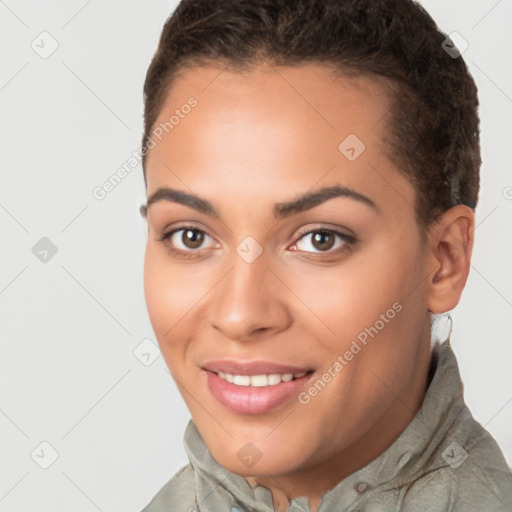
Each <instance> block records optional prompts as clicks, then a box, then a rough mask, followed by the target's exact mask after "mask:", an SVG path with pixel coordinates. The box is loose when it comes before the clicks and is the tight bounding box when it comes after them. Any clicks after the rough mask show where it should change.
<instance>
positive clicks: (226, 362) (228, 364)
mask: <svg viewBox="0 0 512 512" xmlns="http://www.w3.org/2000/svg"><path fill="white" fill-rule="evenodd" d="M202 368H203V369H205V370H209V371H211V372H215V373H219V372H223V373H229V374H231V375H267V374H268V375H270V374H276V373H279V374H285V373H292V374H297V373H303V372H309V371H311V370H312V368H307V367H304V366H293V365H289V364H281V363H274V362H272V361H262V360H258V361H235V360H234V359H218V360H215V361H208V362H206V363H204V364H203V366H202Z"/></svg>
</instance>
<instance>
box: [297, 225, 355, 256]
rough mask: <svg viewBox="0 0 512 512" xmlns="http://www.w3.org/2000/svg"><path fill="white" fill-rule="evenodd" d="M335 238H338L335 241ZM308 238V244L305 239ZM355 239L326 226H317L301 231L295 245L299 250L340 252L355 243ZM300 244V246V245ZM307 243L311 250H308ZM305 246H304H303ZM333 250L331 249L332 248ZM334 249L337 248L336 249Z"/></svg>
mask: <svg viewBox="0 0 512 512" xmlns="http://www.w3.org/2000/svg"><path fill="white" fill-rule="evenodd" d="M336 239H338V240H339V242H338V243H336ZM308 240H309V244H308V243H307V241H308ZM355 241H356V239H355V238H354V237H353V236H351V235H346V234H344V233H341V232H340V231H336V230H334V229H327V228H317V229H312V230H309V231H307V232H306V233H303V234H302V235H301V236H300V238H299V240H298V241H297V242H296V244H295V245H296V246H297V247H298V249H299V250H300V251H304V252H312V253H313V254H315V253H317V254H318V253H329V254H334V253H338V252H341V251H342V250H344V249H346V248H348V247H349V246H351V245H353V244H354V243H355ZM301 245H302V247H301ZM308 245H309V246H310V248H311V247H312V250H308ZM304 246H305V247H304ZM333 248H334V250H331V249H333ZM336 249H339V251H338V250H336Z"/></svg>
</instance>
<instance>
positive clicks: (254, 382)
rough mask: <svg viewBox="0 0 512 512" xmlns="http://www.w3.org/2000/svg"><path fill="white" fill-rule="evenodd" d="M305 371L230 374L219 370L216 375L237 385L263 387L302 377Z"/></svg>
mask: <svg viewBox="0 0 512 512" xmlns="http://www.w3.org/2000/svg"><path fill="white" fill-rule="evenodd" d="M306 373H307V372H301V373H297V374H296V375H293V373H283V374H279V373H272V374H270V375H232V374H230V373H225V372H219V373H218V375H219V377H220V378H221V379H224V380H226V381H228V382H231V383H232V384H236V385H237V386H255V387H264V386H275V385H276V384H279V383H281V382H288V381H290V380H292V379H293V378H294V377H295V378H296V379H299V378H300V377H304V375H306Z"/></svg>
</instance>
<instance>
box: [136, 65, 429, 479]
mask: <svg viewBox="0 0 512 512" xmlns="http://www.w3.org/2000/svg"><path fill="white" fill-rule="evenodd" d="M191 98H192V99H191ZM187 105H188V106H187ZM191 105H192V106H191ZM388 114H389V112H388V103H387V100H386V96H385V95H384V93H383V92H382V90H381V89H380V88H379V87H378V86H377V85H375V84H372V82H370V81H369V80H368V79H364V78H359V79H357V80H355V79H341V78H339V77H338V78H335V77H334V75H332V74H331V73H330V72H329V71H328V70H327V69H326V68H323V67H320V66H317V65H303V66H300V67H296V68H291V67H276V68H272V67H265V68H260V69H259V70H258V71H253V72H251V73H248V74H245V75H242V74H238V73H232V72H229V71H221V68H220V67H219V68H214V67H201V68H196V69H194V70H188V71H186V72H184V73H183V74H182V75H181V76H179V77H178V78H177V79H176V81H175V82H174V83H173V85H172V88H171V90H170V92H169V96H168V99H167V102H166V104H165V106H164V108H163V110H162V112H161V113H160V115H159V118H158V120H157V123H156V125H155V128H156V129H158V127H159V126H161V125H162V126H163V127H164V128H163V129H162V126H161V127H160V129H159V131H156V132H154V133H156V134H157V135H156V136H154V137H153V141H154V143H155V144H156V145H155V146H154V147H153V149H151V152H150V154H149V157H148V161H147V194H148V198H150V197H151V196H153V195H154V194H155V193H156V192H157V191H158V190H161V189H173V190H174V191H178V192H180V193H181V194H182V195H181V196H177V195H176V194H174V195H173V194H172V193H170V192H169V191H167V192H160V193H159V195H158V196H157V197H156V200H155V201H153V202H151V201H150V202H149V203H148V211H147V219H148V225H149V232H148V240H147V248H146V259H145V267H144V286H145V295H146V301H147V307H148V311H149V316H150V319H151V323H152V326H153V329H154V332H155V334H156V337H157V339H158V342H159V345H160V348H161V351H162V354H163V356H164V358H165V361H166V363H167V365H168V367H169V370H170V371H171V373H172V375H173V377H174V379H175V380H176V382H177V385H178V387H179V390H180V392H181V394H182V396H183V398H184V400H185V402H186V404H187V406H188V408H189V410H190V413H191V415H192V417H193V419H194V421H195V423H196V425H197V427H198V429H199V431H200V433H201V435H202V437H203V439H204V440H205V442H206V444H207V446H208V447H209V449H210V451H211V452H212V454H213V456H214V457H215V459H216V460H217V461H218V462H219V463H220V464H221V465H223V466H224V467H226V468H227V469H229V470H231V471H233V472H235V473H237V474H240V475H244V476H249V475H264V474H268V473H271V474H273V475H284V474H293V473H295V472H300V471H301V470H305V469H306V468H308V467H312V466H313V465H318V464H320V463H324V462H326V461H328V460H329V459H330V458H331V457H333V455H335V454H338V455H339V454H342V453H350V451H351V450H354V448H355V447H356V446H359V448H361V447H362V448H361V449H362V450H363V452H364V450H365V449H367V450H370V451H371V449H372V446H373V445H375V446H374V449H376V450H377V451H378V450H379V448H378V446H379V442H380V441H379V440H382V439H384V437H385V436H386V435H388V434H387V433H389V432H391V433H394V434H396V435H398V433H399V431H400V430H401V429H403V425H402V423H403V422H402V423H401V422H400V418H406V417H407V418H408V419H407V421H406V423H407V422H408V421H409V420H410V419H411V418H412V416H413V415H414V412H415V409H414V408H415V407H416V406H417V405H418V398H419V397H420V396H421V392H420V388H421V385H422V384H423V377H424V376H423V375H422V372H421V371H419V370H420V369H422V368H423V369H424V368H425V364H426V361H428V348H429V328H430V324H429V314H428V309H427V303H426V300H427V299H426V295H427V292H426V286H427V284H426V281H427V280H426V277H427V275H428V269H427V260H426V255H425V253H424V248H423V246H422V245H421V241H420V233H419V228H418V225H417V223H416V220H415V214H414V207H413V205H414V204H415V199H414V189H413V188H412V186H411V185H410V184H409V182H408V181H407V180H406V179H405V178H404V177H403V175H401V174H399V172H398V171H397V170H396V168H395V167H394V165H393V164H392V163H391V162H390V161H389V160H388V159H387V158H386V156H385V154H384V146H383V143H382V142H381V138H382V137H383V135H384V132H383V130H384V129H385V126H386V122H387V117H386V116H387V115H388ZM171 116H174V117H173V118H172V120H171V121H169V119H170V118H171ZM166 122H167V124H166V125H164V123H166ZM166 132H168V133H166ZM162 134H163V136H162ZM159 138H160V139H161V140H159ZM331 187H338V188H333V189H331V192H328V193H327V194H325V195H324V196H323V197H317V199H318V200H315V199H314V198H315V195H314V194H315V192H318V191H320V190H323V189H328V188H329V189H330V188H331ZM333 190H334V192H332V191H333ZM310 194H313V196H312V197H313V199H312V200H305V201H302V202H299V203H298V204H296V205H295V206H290V207H286V206H285V204H287V203H291V202H294V201H297V200H298V199H299V198H301V197H302V196H305V195H308V196H309V195H310ZM189 195H190V196H197V198H196V199H194V200H193V201H192V200H190V199H187V200H186V201H181V200H180V197H181V198H182V199H183V198H188V196H189ZM199 198H201V199H199ZM185 203H186V204H185ZM194 205H195V206H194ZM212 212H215V213H212ZM326 230H332V231H326ZM171 231H172V232H173V234H170V235H169V236H168V237H167V238H166V239H164V240H161V238H162V236H163V235H165V234H169V233H170V232H171ZM227 360H229V361H230V362H231V363H232V365H231V366H227V365H226V364H225V361H227ZM214 361H215V362H217V364H218V365H217V366H215V365H214V364H213V362H214ZM255 361H258V362H260V363H261V365H260V366H257V365H254V366H244V365H243V363H250V362H255ZM272 363H274V364H277V365H283V366H284V368H277V367H272V366H271V364H272ZM237 364H238V365H239V366H237ZM219 365H220V366H219ZM286 366H292V367H294V369H291V370H290V369H287V368H285V367H286ZM206 368H209V370H207V369H206ZM222 369H224V371H225V373H230V374H235V375H239V376H241V377H235V378H234V379H231V378H230V377H229V376H226V375H224V378H222V377H221V376H219V375H217V373H218V372H219V371H222ZM213 370H215V373H214V372H213ZM226 370H228V371H226ZM302 371H307V372H309V373H307V374H306V375H305V376H303V377H301V378H298V379H294V380H292V381H289V380H287V379H289V377H286V376H285V377H284V380H283V379H279V378H277V377H275V376H274V377H271V378H270V380H269V378H268V375H269V374H273V375H275V374H286V373H294V374H299V375H300V373H301V372H302ZM248 375H249V376H251V375H253V376H255V375H265V376H266V377H258V378H255V379H253V380H249V379H248V377H247V376H248ZM226 379H227V380H226ZM265 379H266V380H265ZM228 380H234V382H228ZM248 382H249V383H250V385H249V386H244V385H242V384H244V383H245V384H247V383H248ZM277 382H278V383H277ZM406 423H405V424H406ZM400 425H402V426H400ZM393 429H395V430H397V429H398V430H397V431H396V432H394V430H393ZM370 439H371V441H368V440H370ZM363 441H365V442H364V443H363ZM248 443H251V444H248ZM372 443H373V445H372ZM357 453H359V451H358V452H357ZM356 458H357V457H356ZM370 458H371V457H370Z"/></svg>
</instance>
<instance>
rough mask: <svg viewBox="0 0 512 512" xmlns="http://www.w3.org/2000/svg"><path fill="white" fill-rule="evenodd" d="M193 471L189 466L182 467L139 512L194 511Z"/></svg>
mask: <svg viewBox="0 0 512 512" xmlns="http://www.w3.org/2000/svg"><path fill="white" fill-rule="evenodd" d="M195 502H196V499H195V490H194V470H193V469H192V466H191V465H190V464H187V465H186V466H183V467H182V468H181V469H179V470H178V471H177V472H176V474H175V475H174V476H173V477H172V478H171V479H170V480H169V481H168V482H167V483H166V484H165V485H164V486H163V487H162V488H161V489H160V490H159V491H158V493H157V494H156V495H155V496H154V498H153V499H152V500H151V502H150V503H149V504H148V505H147V506H146V507H145V508H144V509H143V510H142V511H141V512H168V511H169V510H181V511H183V512H193V511H195V510H196V509H195Z"/></svg>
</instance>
